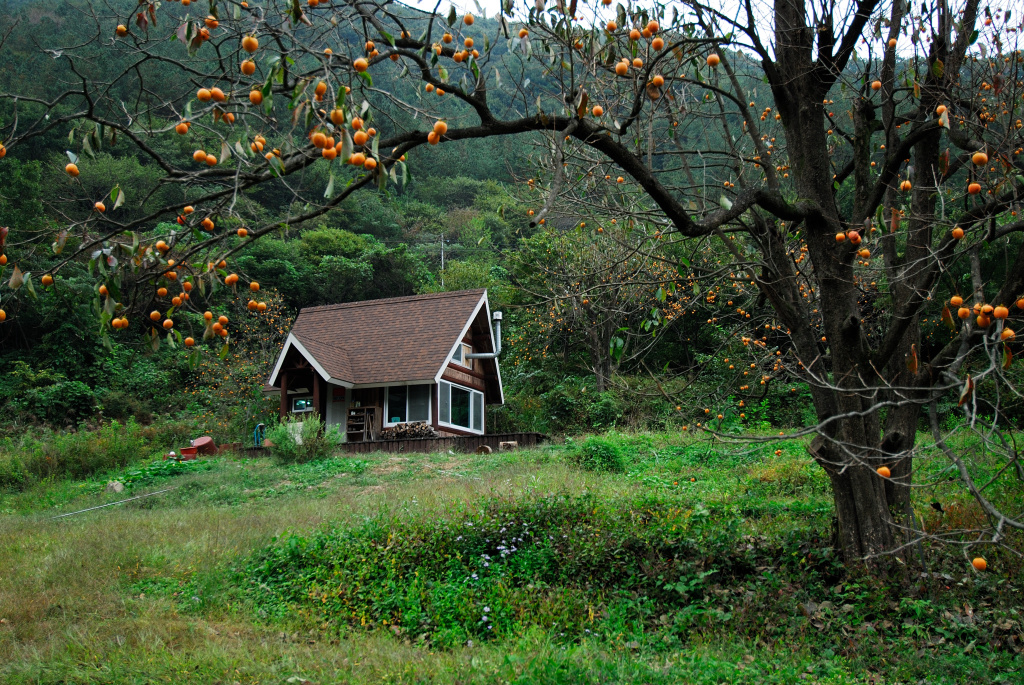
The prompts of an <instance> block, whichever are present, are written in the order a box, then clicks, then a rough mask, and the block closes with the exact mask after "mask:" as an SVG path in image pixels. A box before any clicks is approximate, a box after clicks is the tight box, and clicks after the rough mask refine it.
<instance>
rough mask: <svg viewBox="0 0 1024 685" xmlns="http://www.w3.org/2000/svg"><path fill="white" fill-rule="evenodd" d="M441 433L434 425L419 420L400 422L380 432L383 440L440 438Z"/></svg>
mask: <svg viewBox="0 0 1024 685" xmlns="http://www.w3.org/2000/svg"><path fill="white" fill-rule="evenodd" d="M439 437H441V434H440V433H438V432H437V431H436V430H434V429H433V427H432V426H431V425H430V424H428V423H424V422H423V421H417V422H415V423H400V424H398V425H397V426H394V427H392V428H385V429H384V430H382V431H381V432H380V439H381V440H419V439H422V438H439Z"/></svg>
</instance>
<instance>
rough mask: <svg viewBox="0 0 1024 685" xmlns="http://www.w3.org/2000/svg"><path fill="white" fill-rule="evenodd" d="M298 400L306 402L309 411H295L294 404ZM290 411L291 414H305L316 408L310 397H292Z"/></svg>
mask: <svg viewBox="0 0 1024 685" xmlns="http://www.w3.org/2000/svg"><path fill="white" fill-rule="evenodd" d="M299 400H305V401H306V402H309V405H310V406H309V409H296V408H295V403H296V402H298V401H299ZM291 410H292V413H293V414H305V413H307V412H311V411H315V410H316V407H314V406H313V396H312V395H310V396H308V397H293V398H292V404H291Z"/></svg>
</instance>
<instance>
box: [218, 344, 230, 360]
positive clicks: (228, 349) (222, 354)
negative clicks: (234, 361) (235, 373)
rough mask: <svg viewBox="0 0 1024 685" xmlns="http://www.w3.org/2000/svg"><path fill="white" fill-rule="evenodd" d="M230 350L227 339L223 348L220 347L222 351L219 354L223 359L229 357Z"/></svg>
mask: <svg viewBox="0 0 1024 685" xmlns="http://www.w3.org/2000/svg"><path fill="white" fill-rule="evenodd" d="M229 351H230V348H229V347H228V344H227V342H226V341H225V343H224V346H223V347H222V348H220V352H218V353H217V356H218V357H219V358H221V359H227V358H228V352H229Z"/></svg>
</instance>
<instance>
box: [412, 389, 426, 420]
mask: <svg viewBox="0 0 1024 685" xmlns="http://www.w3.org/2000/svg"><path fill="white" fill-rule="evenodd" d="M430 388H431V386H429V385H410V386H409V403H408V408H409V420H410V421H430Z"/></svg>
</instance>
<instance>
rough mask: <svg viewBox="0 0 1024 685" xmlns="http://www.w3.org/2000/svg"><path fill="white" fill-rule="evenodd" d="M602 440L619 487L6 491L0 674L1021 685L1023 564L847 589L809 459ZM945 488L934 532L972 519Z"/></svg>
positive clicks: (605, 475) (254, 482) (275, 473)
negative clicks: (613, 457)
mask: <svg viewBox="0 0 1024 685" xmlns="http://www.w3.org/2000/svg"><path fill="white" fill-rule="evenodd" d="M603 440H604V443H606V444H610V445H611V446H612V447H611V449H613V450H617V451H618V453H619V455H620V456H621V459H622V470H620V471H616V472H594V471H589V470H584V469H580V468H578V467H576V466H574V465H572V464H571V463H569V461H570V460H568V459H567V455H570V453H572V452H573V450H574V449H575V448H573V447H572V446H570V447H568V448H567V447H565V446H557V445H552V446H544V447H542V448H540V449H536V450H529V451H525V450H524V451H519V452H514V453H503V454H491V455H464V454H450V453H445V454H432V455H405V456H394V455H387V454H371V455H359V458H351V457H347V456H344V455H342V456H339V457H337V458H335V459H328V460H322V461H316V462H311V463H308V464H302V465H292V466H284V465H279V464H276V463H274V462H273V461H272V460H270V459H268V458H258V459H241V458H234V457H218V458H213V459H209V460H205V461H199V462H193V463H191V464H186V465H168V464H167V463H166V462H160V461H156V460H151V461H148V462H142V463H140V464H137V465H134V466H132V467H129V468H126V469H121V470H119V471H116V472H112V473H107V474H105V475H104V477H102V478H96V479H91V480H84V481H72V480H59V481H53V482H44V483H41V484H37V485H35V486H34V487H32V488H31V489H29V490H26V491H24V492H8V493H6V494H0V682H3V683H150V682H153V683H165V682H166V683H224V684H230V683H236V682H237V683H302V682H306V681H308V682H311V683H316V684H318V685H320V684H323V683H334V682H384V683H421V682H432V681H439V682H459V683H477V682H479V683H499V682H521V683H538V682H552V683H556V682H565V683H572V682H604V683H620V682H635V683H668V682H686V683H722V682H726V683H789V682H803V681H811V682H819V683H869V682H873V683H877V684H881V683H921V682H926V683H963V682H968V681H971V682H986V683H991V682H995V683H1003V682H1005V683H1020V682H1024V651H1022V646H1024V617H1022V615H1021V613H1022V611H1024V609H1022V607H1024V597H1022V592H1021V590H1022V587H1024V577H1022V570H1021V563H1020V561H1019V560H1017V559H1015V558H1014V557H1012V556H1011V555H1009V554H1007V553H1005V552H1003V553H1000V552H999V551H997V550H991V552H986V556H987V558H988V560H989V565H990V566H989V569H990V570H989V571H988V572H986V573H984V574H979V573H975V572H973V571H971V570H970V568H969V565H968V564H966V563H965V561H964V559H963V557H962V555H960V554H959V552H957V551H956V550H952V549H949V548H934V549H933V548H931V547H928V546H925V547H923V548H921V549H917V548H914V549H909V550H907V554H906V556H901V557H899V560H898V561H896V562H894V565H895V566H896V567H897V568H900V569H902V570H903V573H902V574H894V575H893V576H892V577H891V578H889V579H885V580H871V579H864V578H857V577H851V576H848V575H845V574H844V573H843V569H842V568H841V567H840V565H839V564H838V562H837V560H836V559H834V558H833V556H832V554H831V552H830V550H829V535H830V526H831V504H830V496H829V494H828V489H827V481H826V479H825V477H824V475H823V473H822V472H821V471H820V470H819V469H818V468H817V467H816V466H814V465H812V464H811V463H810V462H809V460H808V459H807V457H806V456H805V455H804V453H803V451H802V447H801V446H800V445H797V444H794V443H779V444H778V445H775V444H765V445H763V446H759V447H755V448H751V447H750V446H745V447H737V448H735V449H734V448H730V447H728V446H722V445H719V446H714V445H709V444H708V443H706V442H698V441H696V440H695V439H692V438H682V437H678V436H668V435H619V434H613V435H609V436H607V437H606V438H605V439H603ZM776 449H781V450H782V454H781V455H776V454H775V450H776ZM941 466H942V465H941V464H939V463H936V465H935V467H934V468H935V469H936V473H939V469H940V468H941ZM927 468H928V467H927V466H925V469H927ZM111 479H117V480H120V481H122V482H124V483H125V484H126V486H127V487H126V490H125V492H124V493H121V494H112V493H107V492H106V483H107V481H108V480H111ZM164 488H173V489H172V490H170V491H169V492H166V493H164V494H161V495H156V496H153V497H149V498H145V499H139V500H135V501H133V502H130V503H127V504H124V505H119V506H114V507H108V508H105V509H98V510H95V511H91V512H87V513H83V514H79V515H76V516H72V517H68V518H64V519H53V518H52V517H53V516H56V515H58V514H61V513H67V512H71V511H76V510H78V509H84V508H86V507H91V506H96V505H99V504H104V503H107V502H112V501H117V500H120V499H124V498H126V497H130V496H134V495H139V494H145V493H149V492H154V491H157V490H161V489H164ZM953 492H954V491H953V490H952V489H950V491H949V492H944V491H943V490H942V486H941V485H940V486H937V489H931V490H928V491H923V492H922V493H921V495H920V506H919V507H918V508H919V511H921V513H922V515H923V518H924V523H925V525H926V526H929V527H935V526H940V525H943V521H942V520H941V519H940V518H938V517H939V515H938V514H935V513H934V512H932V510H931V509H930V508H929V507H928V502H930V501H931V499H932V498H934V497H940V498H943V501H944V502H945V503H946V506H945V508H946V510H947V512H948V513H947V514H946V515H947V516H950V517H953V516H958V517H960V519H964V520H967V519H969V518H970V516H972V515H974V514H973V513H972V510H971V507H970V503H968V502H966V501H960V500H957V499H956V497H957V496H956V495H954V494H953ZM1004 496H1006V497H1014V496H1018V497H1019V496H1020V492H1019V491H1018V492H1017V493H1012V492H1011V493H1006V494H1004ZM929 512H930V513H929ZM922 557H923V559H924V562H925V565H926V566H925V568H924V569H922V567H921V559H922Z"/></svg>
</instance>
